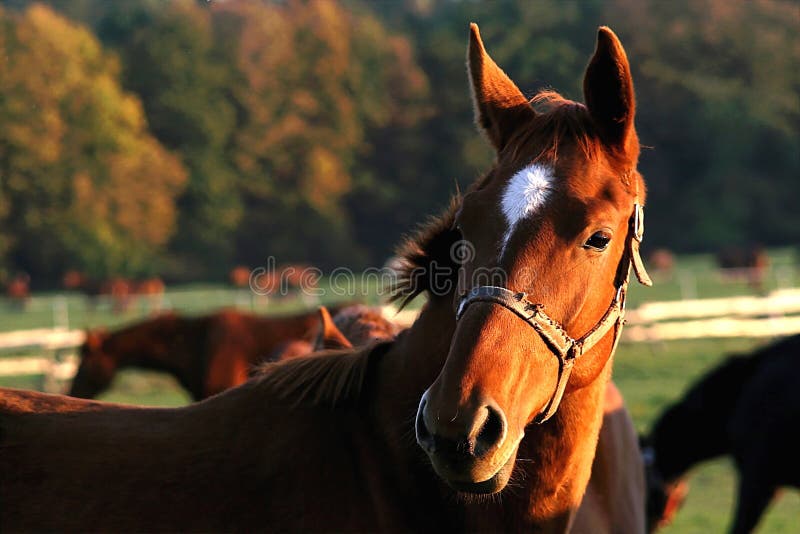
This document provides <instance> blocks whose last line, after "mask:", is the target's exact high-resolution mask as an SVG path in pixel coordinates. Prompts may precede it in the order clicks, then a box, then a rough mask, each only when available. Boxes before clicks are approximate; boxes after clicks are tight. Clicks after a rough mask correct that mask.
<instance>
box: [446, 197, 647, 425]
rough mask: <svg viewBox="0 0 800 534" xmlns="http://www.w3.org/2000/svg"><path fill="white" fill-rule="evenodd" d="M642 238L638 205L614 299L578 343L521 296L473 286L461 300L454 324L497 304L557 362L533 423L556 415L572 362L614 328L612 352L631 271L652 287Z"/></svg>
mask: <svg viewBox="0 0 800 534" xmlns="http://www.w3.org/2000/svg"><path fill="white" fill-rule="evenodd" d="M643 236H644V210H643V208H642V206H641V205H640V204H639V203H638V202H635V203H634V205H633V213H632V214H631V218H630V225H629V230H628V234H627V236H626V244H625V251H624V252H623V255H622V259H621V260H620V265H619V268H618V269H617V278H616V281H615V285H616V288H617V290H616V292H615V294H614V298H613V300H612V301H611V304H610V305H609V307H608V309H606V312H605V313H604V314H603V316H602V317H601V318H600V320H599V321H598V322H597V323H596V324H595V325H594V326H593V327H592V328H591V329H590V330H589V331H588V332H586V333H585V334H584V335H583V336H581V337H579V338H578V339H573V338H572V337H570V336H569V334H567V332H566V330H564V327H563V326H561V324H560V323H559V322H558V321H556V320H555V319H553V318H551V317H550V316H548V315H547V314H546V313H545V311H544V305H543V304H536V303H533V302H531V301H530V300H528V297H527V295H526V294H525V293H514V292H513V291H510V290H509V289H506V288H504V287H499V286H476V287H473V288H472V289H471V290H470V291H468V292H467V293H466V294H465V295H464V296H462V297H461V300H460V301H459V303H458V309H457V310H456V321H458V320H459V319H461V317H462V316H463V315H464V313H465V312H466V310H467V308H468V307H469V306H470V304H473V303H475V302H488V303H490V304H498V305H500V306H502V307H504V308H506V309H507V310H509V311H511V312H513V313H514V314H515V315H516V316H517V317H519V318H520V319H522V320H523V321H525V322H526V323H528V324H529V325H530V326H531V327H532V328H533V329H534V330H535V331H536V332H537V333H538V334H539V336H540V337H541V338H542V339H543V340H544V342H545V344H546V345H547V346H548V347H549V348H550V350H551V351H553V353H554V354H555V355H556V357H557V358H558V381H557V382H556V387H555V391H554V392H553V395H552V397H550V401H549V402H548V403H547V405H546V406H545V408H544V409H543V410H542V412H541V413H539V414H538V415H537V416H536V417H535V418H534V422H535V423H537V424H541V423H544V422H545V421H547V420H548V419H550V418H551V417H552V416H553V414H555V413H556V410H557V409H558V406H559V404H561V398H562V397H563V396H564V391H565V390H566V387H567V382H569V377H570V374H571V373H572V367H573V366H574V365H575V360H576V359H578V358H579V357H580V356H581V355H583V353H584V352H587V351H588V350H590V349H591V348H592V347H594V346H595V345H596V344H597V343H598V342H599V341H600V340H601V339H603V338H604V337H605V336H606V334H608V332H609V331H610V330H611V329H612V328H614V343H613V345H612V348H611V354H613V353H614V351H615V350H616V348H617V343H618V342H619V337H620V333H621V332H622V325H623V324H624V322H625V321H624V316H625V295H626V292H627V289H628V279H629V278H630V271H631V268H633V271H634V273H635V274H636V278H637V279H638V280H639V282H640V283H642V284H643V285H646V286H651V285H652V284H653V282H652V281H651V280H650V277H649V276H648V275H647V271H646V270H645V268H644V263H643V262H642V258H641V255H640V254H639V245H640V244H641V242H642V238H643Z"/></svg>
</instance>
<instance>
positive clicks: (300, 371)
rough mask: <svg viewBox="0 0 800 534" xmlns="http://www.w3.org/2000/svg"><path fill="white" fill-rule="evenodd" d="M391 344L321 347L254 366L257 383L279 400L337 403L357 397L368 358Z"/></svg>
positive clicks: (361, 386) (365, 375)
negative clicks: (281, 359)
mask: <svg viewBox="0 0 800 534" xmlns="http://www.w3.org/2000/svg"><path fill="white" fill-rule="evenodd" d="M391 344H392V342H391V341H389V342H381V343H374V344H372V345H367V346H366V347H363V348H358V349H344V350H323V351H319V352H315V353H313V354H311V355H308V356H305V357H301V358H293V359H291V360H285V361H280V362H267V363H265V364H262V365H261V366H259V367H258V368H257V369H256V372H255V375H256V376H257V377H258V378H257V380H258V382H259V384H262V385H264V386H266V387H269V388H271V389H272V390H273V391H275V392H276V393H277V395H278V398H280V399H282V400H287V399H291V400H292V406H298V405H300V404H311V405H317V406H320V405H328V406H336V405H338V404H340V403H343V402H348V401H355V400H358V399H359V398H360V396H361V393H362V392H363V390H364V384H365V382H366V378H367V370H368V367H369V365H370V362H372V361H374V360H375V359H377V358H379V357H380V356H381V355H383V354H384V353H385V352H386V351H387V350H388V348H389V346H390V345H391Z"/></svg>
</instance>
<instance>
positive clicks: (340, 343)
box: [314, 306, 353, 350]
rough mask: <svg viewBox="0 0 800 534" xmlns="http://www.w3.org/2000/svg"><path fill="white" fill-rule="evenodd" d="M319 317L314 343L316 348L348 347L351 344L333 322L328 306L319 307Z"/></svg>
mask: <svg viewBox="0 0 800 534" xmlns="http://www.w3.org/2000/svg"><path fill="white" fill-rule="evenodd" d="M319 319H320V322H321V323H322V329H321V330H320V334H319V336H317V341H316V343H315V344H314V345H315V348H316V349H317V350H320V349H350V348H353V344H352V343H350V341H349V340H348V339H347V338H346V337H345V336H344V334H342V332H341V330H339V328H337V326H336V325H335V324H334V322H333V319H332V318H331V314H330V313H329V312H328V308H326V307H325V306H320V307H319Z"/></svg>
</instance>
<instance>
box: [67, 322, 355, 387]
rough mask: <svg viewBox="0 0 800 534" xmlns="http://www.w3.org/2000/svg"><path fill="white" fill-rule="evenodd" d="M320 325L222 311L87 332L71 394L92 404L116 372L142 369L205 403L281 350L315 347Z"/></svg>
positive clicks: (109, 383) (237, 383)
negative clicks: (164, 376)
mask: <svg viewBox="0 0 800 534" xmlns="http://www.w3.org/2000/svg"><path fill="white" fill-rule="evenodd" d="M333 309H334V310H338V309H339V308H338V307H335V308H333ZM319 324H320V323H319V318H318V315H317V313H316V312H314V311H309V312H305V313H300V314H297V315H289V316H268V317H263V316H257V315H252V314H249V313H243V312H240V311H236V310H220V311H218V312H215V313H213V314H210V315H205V316H201V317H181V316H178V315H175V314H164V315H161V316H158V317H155V318H152V319H148V320H146V321H143V322H141V323H137V324H134V325H131V326H127V327H125V328H122V329H120V330H117V331H114V332H111V333H109V332H105V331H102V330H94V331H89V332H87V334H86V341H85V342H84V344H83V346H81V350H80V353H81V363H80V366H79V367H78V372H77V374H76V375H75V378H74V380H73V381H72V387H71V388H70V391H69V394H70V395H71V396H73V397H81V398H93V397H95V396H97V395H98V394H100V393H101V392H103V391H104V390H106V389H107V388H108V387H109V386H110V385H111V381H112V380H113V379H114V376H115V374H116V372H117V370H119V369H124V368H128V367H139V368H145V369H153V370H157V371H164V372H167V373H170V374H171V375H173V376H174V377H175V378H176V379H177V380H178V382H179V383H180V384H181V385H182V386H183V387H184V388H186V390H187V391H188V392H189V394H190V395H191V396H192V398H194V399H195V400H200V399H204V398H206V397H209V396H211V395H215V394H217V393H219V392H220V391H224V390H226V389H228V388H231V387H233V386H237V385H239V384H241V383H243V382H245V381H246V380H247V378H248V377H249V376H250V371H251V370H252V368H253V366H255V365H257V364H259V363H261V362H263V361H265V360H267V359H268V358H270V357H274V356H273V353H274V351H275V350H276V349H277V348H278V347H279V346H281V344H283V343H285V342H288V341H294V340H302V339H304V338H305V339H307V340H309V341H311V340H312V338H313V336H314V335H315V334H316V331H317V329H318V328H319ZM308 347H310V345H308ZM284 350H286V349H284ZM306 352H307V351H306Z"/></svg>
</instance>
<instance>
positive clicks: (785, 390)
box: [645, 335, 800, 533]
mask: <svg viewBox="0 0 800 534" xmlns="http://www.w3.org/2000/svg"><path fill="white" fill-rule="evenodd" d="M798 358H800V335H795V336H792V337H789V338H786V339H784V340H782V341H780V342H778V343H774V344H772V345H769V346H767V347H764V348H761V349H759V350H757V351H755V352H754V353H752V354H750V355H747V356H735V357H731V358H729V359H727V360H725V361H724V362H723V363H722V364H720V365H719V366H717V367H715V368H714V369H712V370H711V371H710V372H709V373H707V374H706V375H704V376H703V377H701V378H700V379H699V380H698V381H697V382H696V383H695V384H694V385H692V386H691V387H690V388H689V391H688V392H687V393H686V395H684V397H683V398H681V399H680V400H679V401H678V402H677V403H675V404H674V405H672V406H670V407H669V408H668V409H667V410H666V411H665V412H664V413H663V414H662V415H661V416H660V417H659V418H658V420H657V421H656V422H655V424H654V426H653V430H652V433H651V434H650V436H648V438H646V440H645V441H646V443H647V445H648V447H649V449H646V450H647V453H648V455H649V456H650V458H651V461H652V462H653V467H654V468H655V472H656V473H657V474H658V475H659V476H660V478H661V480H660V484H661V488H660V489H661V493H663V494H664V495H665V496H666V499H663V498H662V500H661V501H660V504H661V505H660V506H659V507H656V506H651V509H650V510H649V515H650V518H649V520H650V521H649V522H650V526H651V529H655V527H657V526H659V523H663V522H664V520H665V519H669V515H670V514H671V513H674V512H675V511H676V508H677V505H678V504H679V503H680V501H681V500H682V497H683V495H681V494H680V492H683V491H684V490H685V484H682V479H683V478H684V477H685V475H686V473H687V472H688V471H689V470H690V469H691V468H692V467H693V466H695V465H697V464H699V463H700V462H703V461H706V460H710V459H712V458H716V457H719V456H722V455H727V454H730V455H732V456H733V459H734V460H735V463H736V468H737V470H738V472H739V489H738V495H737V503H736V515H735V518H734V520H733V524H732V527H731V532H734V533H746V532H751V531H752V530H753V529H754V528H755V526H756V525H757V524H758V521H759V519H760V518H761V515H762V514H763V513H764V510H765V509H766V507H767V505H768V504H769V503H770V501H771V500H772V498H773V497H774V495H775V493H776V492H777V490H778V488H780V487H781V486H793V487H795V488H800V456H798V451H800V434H798V431H797V429H798V425H800V389H798V384H800V360H798ZM654 489H659V488H654ZM676 492H679V493H678V494H676ZM665 503H666V504H665ZM665 507H666V509H667V510H666V513H665Z"/></svg>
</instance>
